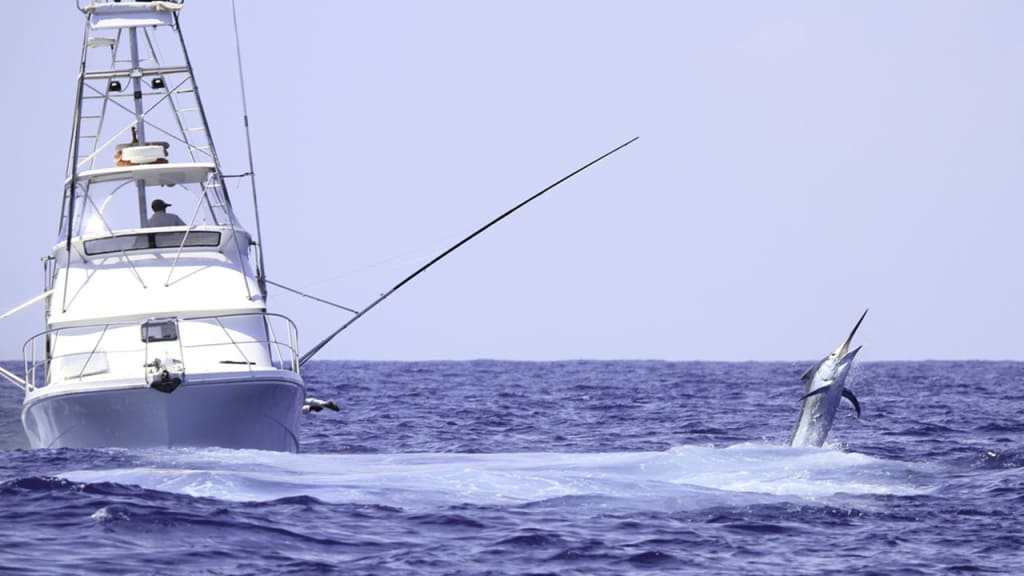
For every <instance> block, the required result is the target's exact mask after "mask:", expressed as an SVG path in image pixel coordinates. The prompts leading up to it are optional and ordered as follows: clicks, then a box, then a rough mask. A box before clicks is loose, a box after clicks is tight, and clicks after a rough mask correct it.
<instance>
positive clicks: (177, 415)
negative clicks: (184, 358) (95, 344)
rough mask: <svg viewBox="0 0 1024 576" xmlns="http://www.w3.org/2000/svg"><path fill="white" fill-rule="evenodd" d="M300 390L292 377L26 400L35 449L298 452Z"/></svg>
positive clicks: (248, 377) (225, 378)
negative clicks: (164, 448)
mask: <svg viewBox="0 0 1024 576" xmlns="http://www.w3.org/2000/svg"><path fill="white" fill-rule="evenodd" d="M304 398H305V389H304V387H303V384H302V380H301V379H300V378H299V376H298V375H297V374H295V373H294V372H288V371H285V370H280V371H279V370H273V371H268V373H267V374H266V375H252V374H245V375H243V376H237V377H231V376H229V375H226V374H218V375H216V377H208V378H203V379H198V378H196V377H194V376H193V377H190V378H189V379H188V380H187V381H186V382H185V383H184V384H182V385H181V386H180V387H178V388H177V389H176V390H174V391H173V392H171V393H169V394H167V393H163V392H159V391H157V390H153V389H150V388H146V387H141V386H130V387H121V388H113V387H112V388H103V389H97V390H88V391H67V392H63V393H56V394H46V395H40V396H38V397H35V398H32V397H29V398H26V401H25V405H24V408H23V410H22V423H23V424H24V427H25V432H26V434H27V436H28V439H29V443H30V444H31V446H32V447H33V448H106V447H121V448H162V447H186V446H191V447H223V448H240V449H256V450H276V451H284V452H297V451H298V449H299V440H298V437H299V430H298V425H299V423H298V419H299V415H300V414H301V409H302V403H303V401H304Z"/></svg>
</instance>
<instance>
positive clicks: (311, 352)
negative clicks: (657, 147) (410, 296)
mask: <svg viewBox="0 0 1024 576" xmlns="http://www.w3.org/2000/svg"><path fill="white" fill-rule="evenodd" d="M638 138H640V137H639V136H634V137H633V138H631V139H630V140H628V141H626V142H625V143H623V144H619V145H618V146H616V147H615V148H612V149H611V150H609V151H608V152H605V153H604V154H602V155H600V156H598V157H597V158H594V159H593V160H591V161H590V162H587V163H586V164H584V165H583V166H580V167H579V168H577V169H575V170H573V171H572V172H570V173H569V174H567V175H565V176H563V177H562V178H560V179H559V180H558V181H556V182H555V183H554V184H551V185H550V186H548V187H547V188H545V189H543V190H541V191H540V192H537V193H536V194H534V195H533V196H530V197H529V198H527V199H526V200H523V201H522V202H520V203H519V204H516V205H515V206H513V207H512V208H510V209H508V210H507V211H505V213H504V214H502V215H501V216H498V217H497V218H495V219H494V220H491V221H490V222H488V223H487V224H484V225H483V226H481V227H480V228H478V229H477V230H476V232H473V233H472V234H470V235H469V236H466V237H465V238H463V239H462V240H459V241H458V242H457V243H456V244H455V245H453V246H452V247H451V248H448V249H447V250H445V251H444V252H442V253H440V254H439V255H437V256H435V257H434V259H433V260H431V261H430V262H427V263H426V264H424V265H423V266H421V267H420V268H419V270H416V271H415V272H413V273H412V274H410V275H408V276H406V277H405V279H403V280H402V281H401V282H399V283H398V284H395V286H394V288H392V289H391V290H388V291H387V292H385V293H383V294H381V295H380V297H378V298H377V299H376V300H374V301H373V302H371V303H370V305H369V306H367V307H366V308H363V309H362V310H360V311H359V312H358V313H356V315H355V316H353V317H352V318H349V320H348V321H347V322H345V323H344V324H342V325H341V327H340V328H338V329H337V330H335V331H334V332H332V333H331V334H330V335H329V336H327V338H324V339H323V340H321V341H320V343H318V344H317V345H316V346H313V347H312V348H311V349H310V350H309V351H308V352H306V353H305V354H303V355H302V357H301V358H299V366H302V365H303V364H305V363H306V362H308V361H309V360H310V359H311V358H312V357H313V356H314V355H316V353H317V352H319V351H320V350H321V349H322V348H323V347H324V346H326V345H327V343H328V342H330V341H331V340H333V339H334V337H335V336H337V335H338V334H341V333H342V332H343V331H344V330H345V329H346V328H348V327H349V326H351V325H352V324H353V323H354V322H355V321H356V320H359V319H360V318H362V317H363V316H364V315H365V314H366V313H367V312H369V311H370V310H373V309H374V308H375V307H376V306H377V304H380V303H381V302H383V301H384V300H386V299H387V298H388V297H389V296H391V295H392V294H394V293H395V292H397V291H398V289H399V288H401V287H402V286H405V285H406V284H408V283H409V281H410V280H412V279H413V278H415V277H417V276H419V275H420V274H422V273H423V272H425V271H426V270H427V269H428V268H430V267H431V266H433V265H434V264H437V263H438V262H439V261H440V260H441V259H442V258H444V257H445V256H447V255H449V254H451V253H452V252H454V251H456V250H458V249H459V247H461V246H462V245H463V244H465V243H466V242H469V241H470V240H472V239H473V238H476V237H477V236H479V235H480V234H481V233H483V232H484V230H487V229H488V228H490V227H491V226H494V225H495V224H497V223H498V222H501V221H502V220H504V219H505V218H506V217H507V216H509V215H511V214H512V213H513V212H515V211H516V210H519V209H520V208H522V207H523V206H526V205H527V204H529V203H530V202H533V201H534V200H536V199H537V198H540V197H541V196H542V195H543V194H544V193H545V192H547V191H549V190H551V189H552V188H554V187H556V186H558V185H559V184H561V183H562V182H565V181H566V180H568V179H570V178H572V177H573V176H575V175H577V174H579V173H580V172H583V171H584V170H586V169H587V168H590V167H591V166H593V165H594V164H597V163H598V162H600V161H601V160H604V159H605V158H607V157H609V156H611V155H612V154H614V153H616V152H618V151H619V150H622V149H623V148H625V147H626V146H629V145H630V144H632V143H633V142H636V141H637V139H638Z"/></svg>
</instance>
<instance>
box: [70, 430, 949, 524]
mask: <svg viewBox="0 0 1024 576" xmlns="http://www.w3.org/2000/svg"><path fill="white" fill-rule="evenodd" d="M137 456H138V460H137V461H136V462H134V463H133V465H131V466H127V467H118V468H113V469H102V470H94V469H88V470H71V471H67V472H64V473H61V474H60V476H61V477H62V478H64V479H67V480H69V481H71V482H76V483H85V484H89V483H100V482H102V483H116V484H119V485H125V486H138V487H141V488H144V489H148V490H155V491H160V492H168V493H173V494H180V495H188V496H193V497H199V498H212V499H217V500H224V501H233V502H267V501H276V500H281V499H287V498H313V499H315V500H318V501H322V502H326V503H331V504H343V503H351V504H363V505H374V506H385V507H394V508H400V509H405V510H431V509H436V508H438V507H445V506H453V505H461V504H471V505H480V506H490V505H497V506H531V507H534V506H554V507H578V506H588V507H593V506H604V507H608V508H609V509H634V510H636V509H641V510H690V509H697V508H709V507H715V506H722V505H729V506H735V505H756V504H773V503H778V502H797V503H823V504H831V503H833V502H834V501H837V500H841V499H843V498H849V497H857V496H860V495H908V494H919V493H924V492H928V491H929V490H930V489H931V488H930V487H929V483H928V480H927V479H928V470H927V466H926V465H922V464H908V463H903V462H894V461H888V460H881V459H878V458H873V457H871V456H867V455H863V454H857V453H848V452H841V451H837V450H833V449H828V448H807V449H795V448H789V447H781V446H771V445H765V444H739V445H735V446H731V447H727V448H712V447H702V446H679V447H676V448H672V449H670V450H667V451H664V452H616V453H540V452H529V453H508V454H451V453H444V454H345V455H338V454H280V453H269V452H259V451H238V450H216V449H212V450H155V451H142V452H139V453H138V454H137Z"/></svg>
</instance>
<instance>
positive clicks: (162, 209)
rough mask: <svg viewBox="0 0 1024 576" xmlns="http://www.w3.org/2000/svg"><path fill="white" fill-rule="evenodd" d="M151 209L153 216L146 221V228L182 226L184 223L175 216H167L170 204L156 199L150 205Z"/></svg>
mask: <svg viewBox="0 0 1024 576" xmlns="http://www.w3.org/2000/svg"><path fill="white" fill-rule="evenodd" d="M150 206H151V207H152V208H153V215H152V216H150V217H149V220H147V221H146V227H147V228H157V227H160V226H184V225H185V222H184V221H183V220H182V219H181V218H178V215H177V214H169V213H168V212H167V208H168V207H170V204H168V203H167V202H164V201H163V200H161V199H159V198H157V199H156V200H153V203H152V204H150Z"/></svg>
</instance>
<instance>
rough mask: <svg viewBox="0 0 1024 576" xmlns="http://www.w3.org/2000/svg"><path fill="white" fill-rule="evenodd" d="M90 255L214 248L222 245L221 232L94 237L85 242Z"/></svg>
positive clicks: (206, 231)
mask: <svg viewBox="0 0 1024 576" xmlns="http://www.w3.org/2000/svg"><path fill="white" fill-rule="evenodd" d="M83 244H84V246H85V253H86V255H88V256H96V255H99V254H110V253H114V252H129V251H133V250H149V249H153V248H178V247H182V246H183V247H185V248H214V247H217V246H220V232H214V231H210V230H192V231H189V232H188V233H185V232H157V231H153V232H138V233H134V234H118V235H116V236H107V237H105V238H93V239H91V240H86V241H85V242H84V243H83Z"/></svg>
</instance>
